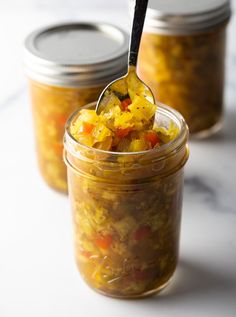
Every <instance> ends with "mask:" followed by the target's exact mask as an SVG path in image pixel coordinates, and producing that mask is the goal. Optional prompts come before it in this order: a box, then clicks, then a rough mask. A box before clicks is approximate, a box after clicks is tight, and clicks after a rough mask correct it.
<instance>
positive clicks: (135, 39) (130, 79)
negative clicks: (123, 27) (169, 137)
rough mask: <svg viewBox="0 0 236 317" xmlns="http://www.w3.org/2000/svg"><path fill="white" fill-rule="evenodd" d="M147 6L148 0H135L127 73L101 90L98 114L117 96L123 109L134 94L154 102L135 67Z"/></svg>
mask: <svg viewBox="0 0 236 317" xmlns="http://www.w3.org/2000/svg"><path fill="white" fill-rule="evenodd" d="M147 6H148V0H136V3H135V11H134V19H133V27H132V33H131V40H130V48H129V61H128V73H127V74H126V75H125V76H123V77H121V78H118V79H116V80H114V81H113V82H111V83H110V84H109V85H108V86H107V87H106V88H105V89H104V90H103V92H102V93H101V95H100V97H99V99H98V102H97V105H96V112H97V114H100V113H101V112H102V111H103V110H104V109H105V108H106V109H107V108H108V107H112V106H115V99H117V98H118V99H119V101H120V102H121V105H122V108H123V110H125V109H128V106H129V105H130V104H132V100H133V99H134V97H135V96H136V95H138V96H140V97H142V98H145V99H147V100H148V101H149V102H151V103H155V99H154V96H153V93H152V91H151V90H150V88H149V87H148V86H147V85H146V84H145V83H144V82H143V81H142V80H141V79H140V78H139V77H138V75H137V69H136V67H137V61H138V52H139V46H140V41H141V36H142V32H143V26H144V21H145V17H146V12H147ZM114 97H115V98H114Z"/></svg>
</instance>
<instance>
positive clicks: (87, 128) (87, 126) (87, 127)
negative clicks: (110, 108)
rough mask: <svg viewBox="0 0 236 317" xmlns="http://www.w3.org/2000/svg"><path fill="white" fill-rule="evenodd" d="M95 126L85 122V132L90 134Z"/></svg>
mask: <svg viewBox="0 0 236 317" xmlns="http://www.w3.org/2000/svg"><path fill="white" fill-rule="evenodd" d="M94 127H95V125H94V124H91V123H88V122H83V133H85V134H90V133H91V132H92V130H93V128H94Z"/></svg>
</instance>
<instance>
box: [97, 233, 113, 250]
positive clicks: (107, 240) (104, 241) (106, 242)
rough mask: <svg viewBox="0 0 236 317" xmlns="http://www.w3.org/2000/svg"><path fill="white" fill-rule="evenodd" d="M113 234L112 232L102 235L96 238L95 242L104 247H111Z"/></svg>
mask: <svg viewBox="0 0 236 317" xmlns="http://www.w3.org/2000/svg"><path fill="white" fill-rule="evenodd" d="M112 240H113V239H112V236H111V235H110V234H108V235H106V236H100V237H98V238H97V239H96V240H95V244H96V245H97V246H98V247H99V248H102V249H109V247H110V246H111V244H112Z"/></svg>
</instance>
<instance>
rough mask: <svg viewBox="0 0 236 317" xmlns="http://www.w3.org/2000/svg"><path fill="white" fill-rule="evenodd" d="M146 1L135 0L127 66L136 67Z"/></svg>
mask: <svg viewBox="0 0 236 317" xmlns="http://www.w3.org/2000/svg"><path fill="white" fill-rule="evenodd" d="M147 6H148V0H136V4H135V11H134V20H133V28H132V35H131V42H130V52H129V66H136V65H137V60H138V51H139V46H140V41H141V36H142V32H143V25H144V21H145V16H146V11H147Z"/></svg>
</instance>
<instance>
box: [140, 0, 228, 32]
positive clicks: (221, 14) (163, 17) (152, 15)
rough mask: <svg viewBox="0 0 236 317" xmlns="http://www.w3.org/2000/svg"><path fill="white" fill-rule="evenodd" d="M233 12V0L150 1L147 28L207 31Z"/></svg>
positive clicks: (173, 30) (170, 30)
mask: <svg viewBox="0 0 236 317" xmlns="http://www.w3.org/2000/svg"><path fill="white" fill-rule="evenodd" d="M230 15H231V4H230V0H149V7H148V11H147V18H146V23H145V29H146V31H149V32H155V33H156V32H158V33H160V34H169V35H175V34H176V35H181V34H192V33H197V32H204V31H208V30H209V29H211V28H213V27H216V26H217V25H220V24H222V23H224V22H226V21H227V20H228V19H229V17H230Z"/></svg>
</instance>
